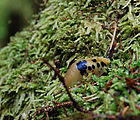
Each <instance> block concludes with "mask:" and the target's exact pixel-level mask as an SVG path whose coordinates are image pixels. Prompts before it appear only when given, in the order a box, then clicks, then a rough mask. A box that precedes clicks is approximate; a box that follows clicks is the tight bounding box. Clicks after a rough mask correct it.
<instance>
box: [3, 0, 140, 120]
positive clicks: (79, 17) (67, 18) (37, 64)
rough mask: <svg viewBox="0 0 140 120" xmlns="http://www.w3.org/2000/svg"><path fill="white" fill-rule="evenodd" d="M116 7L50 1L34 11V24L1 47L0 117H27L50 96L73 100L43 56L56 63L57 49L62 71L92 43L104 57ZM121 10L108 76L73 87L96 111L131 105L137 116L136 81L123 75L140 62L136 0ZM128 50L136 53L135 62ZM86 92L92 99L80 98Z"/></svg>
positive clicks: (114, 110)
mask: <svg viewBox="0 0 140 120" xmlns="http://www.w3.org/2000/svg"><path fill="white" fill-rule="evenodd" d="M101 4H102V6H100V5H101ZM115 10H116V7H115V2H110V1H108V2H107V3H106V4H105V3H103V1H98V2H95V1H93V0H92V1H91V0H87V1H86V0H85V1H81V0H77V1H75V0H73V1H69V0H67V1H64V0H55V1H54V0H49V1H48V2H47V4H46V8H45V9H44V10H42V11H41V12H40V13H39V14H38V15H35V17H34V20H32V22H31V25H30V26H29V27H28V28H26V29H24V30H23V31H22V32H20V33H17V34H16V35H15V36H13V37H11V43H9V45H8V46H7V47H5V48H3V49H2V50H1V51H0V115H1V119H5V118H7V117H8V118H9V119H10V118H15V119H23V118H24V119H28V117H29V116H33V114H34V112H35V111H36V108H38V107H45V106H48V105H50V106H53V105H54V103H53V102H52V101H55V102H58V103H60V102H65V101H67V100H70V99H69V97H68V95H67V94H66V92H65V89H64V88H63V87H62V86H61V85H60V82H59V80H58V78H56V79H54V72H53V71H52V70H51V69H50V68H49V67H48V66H47V65H46V64H45V63H43V61H41V60H40V58H41V57H44V58H46V59H47V60H49V61H50V63H51V64H52V65H53V66H54V63H53V54H54V55H55V59H56V61H60V70H61V73H62V75H64V74H65V72H66V70H67V63H68V64H69V63H70V62H71V61H72V59H73V58H87V57H90V55H89V51H88V48H89V50H90V53H91V54H92V56H104V57H105V56H106V53H107V50H108V49H109V45H110V43H111V39H112V36H113V32H114V28H113V29H112V26H114V23H115V22H114V21H115V20H116V12H115ZM118 12H119V13H118V14H119V15H120V16H121V17H119V16H118V26H119V30H118V31H119V32H118V33H117V37H116V38H117V39H119V44H121V48H118V49H119V50H118V52H117V53H115V54H114V55H115V58H113V57H112V58H111V65H110V68H109V70H108V75H107V76H102V77H101V78H99V79H98V78H97V77H96V76H93V81H94V79H95V82H96V83H97V85H96V86H93V87H92V86H91V85H90V84H87V88H86V92H84V91H83V90H84V88H85V85H83V86H82V87H80V88H77V90H73V91H72V95H73V96H74V98H75V99H76V100H77V101H79V104H80V105H82V106H84V108H85V109H91V108H94V111H93V112H94V113H96V114H103V115H108V114H111V115H118V112H121V110H122V109H124V107H126V106H129V109H128V113H129V115H138V114H140V113H139V110H138V109H137V107H136V106H137V105H138V106H139V105H140V100H139V96H140V95H139V93H138V90H137V89H135V88H134V87H133V86H129V87H128V85H127V84H126V80H125V78H131V79H135V78H137V77H138V76H139V74H138V73H137V74H135V75H133V73H129V66H131V68H134V67H136V66H137V69H138V68H139V67H140V63H139V62H138V60H136V58H137V59H139V51H140V50H139V48H140V47H139V41H140V40H139V35H140V34H139V32H138V31H139V22H138V18H139V13H138V2H137V1H135V2H132V3H128V4H127V3H126V2H125V1H123V0H121V1H120V2H118ZM38 16H40V17H38ZM37 18H38V19H37ZM87 47H88V48H87ZM128 50H129V51H130V52H131V55H132V63H131V64H129V62H130V58H131V56H130V53H129V52H128ZM116 76H120V77H121V79H118V78H117V77H116ZM111 79H113V81H112V84H111V86H110V89H109V90H108V93H105V92H103V91H102V90H101V88H103V89H105V84H106V83H107V82H108V81H110V80H111ZM136 87H138V86H137V85H136ZM59 91H62V93H60V94H58V95H57V96H55V94H56V93H58V92H59ZM109 93H110V94H112V95H114V96H115V97H116V98H117V99H118V102H119V103H118V102H117V101H116V100H115V99H114V98H113V97H112V96H111V95H110V94H109ZM94 94H95V95H94ZM92 95H93V96H92ZM85 96H86V97H88V96H91V98H90V100H89V101H87V102H84V101H85V100H84V99H82V97H85ZM132 111H133V112H132ZM29 113H30V114H29ZM67 113H68V114H69V115H71V113H73V108H70V109H67ZM43 116H44V115H43V113H42V114H41V113H40V115H38V116H37V117H38V119H41V118H42V117H43ZM62 116H63V117H65V114H64V112H63V109H61V110H60V112H59V114H58V115H57V116H55V117H58V118H61V117H62ZM32 119H34V118H33V117H32Z"/></svg>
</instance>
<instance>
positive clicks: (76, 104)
mask: <svg viewBox="0 0 140 120" xmlns="http://www.w3.org/2000/svg"><path fill="white" fill-rule="evenodd" d="M41 60H43V61H44V62H45V63H46V64H47V65H48V66H49V67H50V68H51V69H52V70H53V71H54V72H55V73H56V74H57V76H58V78H59V80H60V81H61V82H62V83H63V85H64V87H65V89H66V91H67V94H68V96H69V97H70V99H71V101H72V102H73V106H74V107H75V108H76V109H77V110H78V111H80V112H84V113H87V112H88V111H87V110H84V109H83V108H82V107H81V106H79V105H78V103H77V102H76V101H75V100H74V98H73V97H72V95H71V93H70V91H69V89H68V87H67V86H66V84H65V81H64V77H63V76H62V75H60V73H59V71H58V70H57V69H56V68H54V67H53V66H52V65H51V64H50V63H49V62H48V60H46V59H45V58H41Z"/></svg>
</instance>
